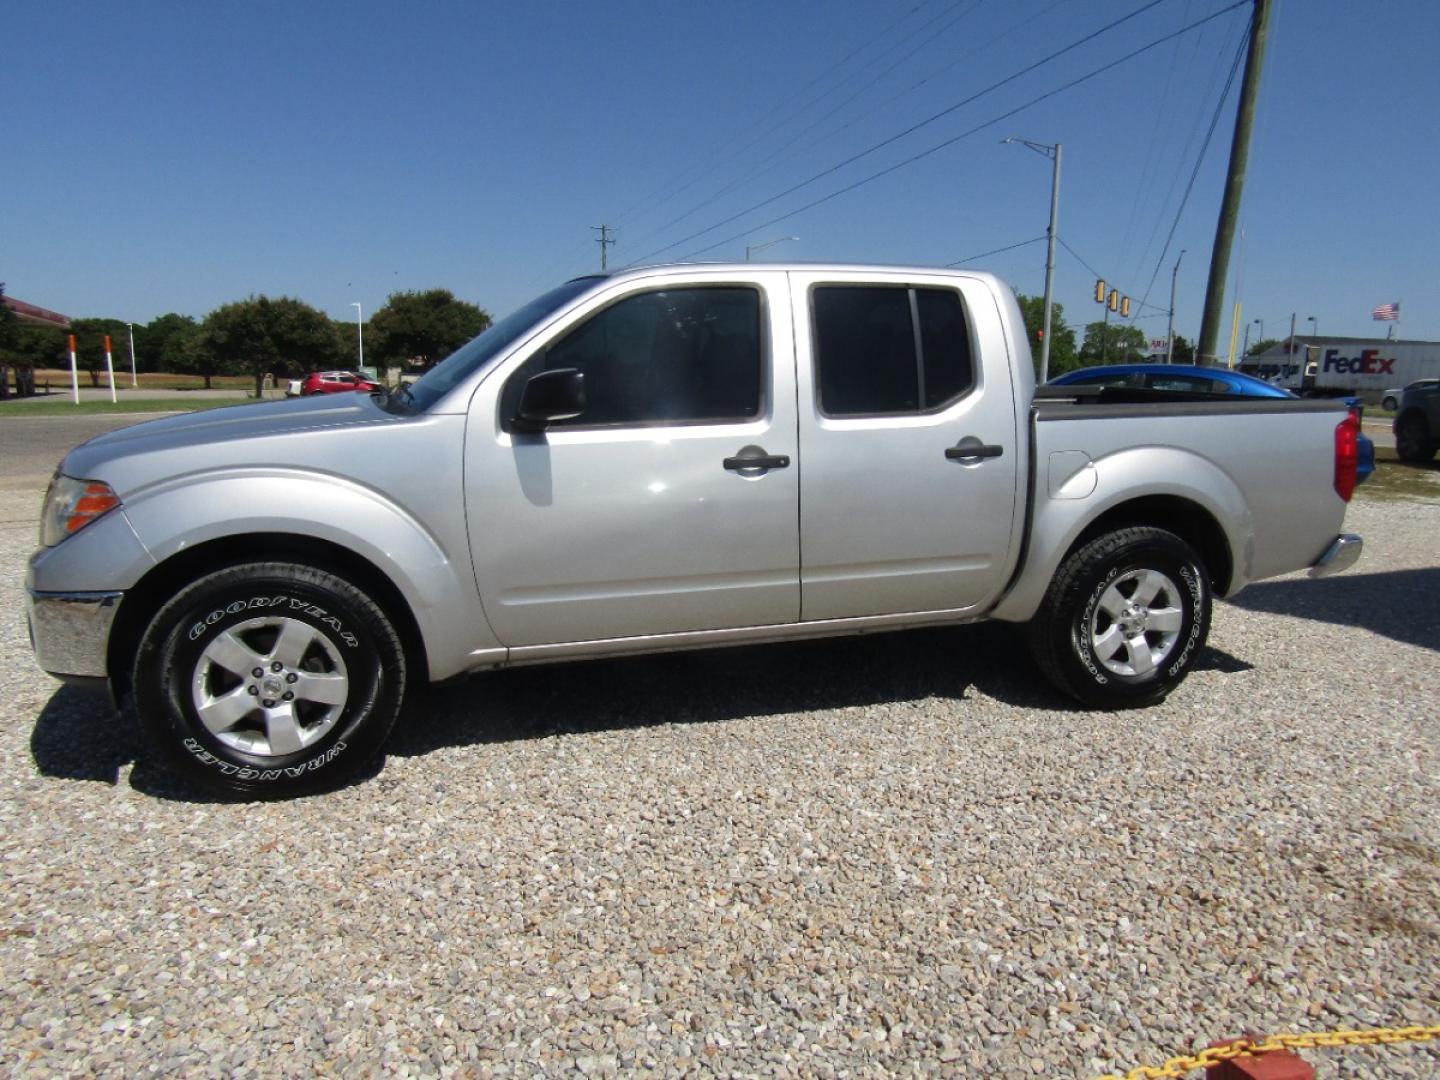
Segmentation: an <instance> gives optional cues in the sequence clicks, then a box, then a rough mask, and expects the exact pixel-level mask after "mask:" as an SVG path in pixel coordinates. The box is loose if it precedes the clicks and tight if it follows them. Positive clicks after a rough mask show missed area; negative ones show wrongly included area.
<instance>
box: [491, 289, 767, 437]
mask: <svg viewBox="0 0 1440 1080" xmlns="http://www.w3.org/2000/svg"><path fill="white" fill-rule="evenodd" d="M760 318H761V309H760V294H759V292H758V290H756V289H753V288H749V287H744V286H695V287H690V288H676V289H664V290H658V291H654V292H644V293H637V294H635V295H633V296H627V297H625V298H624V299H623V300H620V301H617V302H616V303H614V304H611V305H610V306H609V307H607V308H605V309H604V310H603V311H600V312H599V313H597V314H595V315H593V316H591V317H590V318H589V319H587V320H586V321H585V322H583V323H581V324H580V325H579V326H577V327H575V328H574V329H573V330H571V331H570V332H569V333H567V334H566V335H565V336H564V337H562V338H560V339H559V340H558V341H556V342H554V343H553V344H551V345H550V346H549V347H548V348H546V349H544V350H543V351H541V352H540V353H537V354H536V355H535V356H532V357H531V358H530V359H529V360H527V361H526V362H525V363H524V364H523V365H522V366H521V368H520V369H519V370H518V371H517V372H516V373H515V374H514V375H512V376H511V377H510V379H509V381H508V382H507V383H506V384H505V390H504V393H503V394H502V395H501V400H500V408H501V416H502V418H503V419H504V420H505V421H506V423H507V424H508V422H509V421H510V420H511V419H512V418H513V417H514V416H515V414H516V411H517V410H518V409H519V406H520V395H521V393H522V391H523V390H524V387H525V383H526V382H527V381H528V380H529V379H530V378H531V377H532V376H534V375H536V374H539V373H540V372H542V371H555V370H558V369H561V368H574V369H576V370H578V371H580V372H582V373H584V375H585V402H586V403H585V411H584V412H583V413H581V414H580V415H579V416H577V417H574V418H573V419H570V420H558V421H554V422H552V423H551V424H550V426H551V427H599V426H610V425H627V424H628V425H653V424H695V423H719V422H725V421H730V422H735V421H744V420H751V419H754V418H755V417H756V416H758V415H759V414H760V404H761V392H760V390H761V373H762V369H763V367H762V362H761V361H762V345H761V343H762V335H761V325H760Z"/></svg>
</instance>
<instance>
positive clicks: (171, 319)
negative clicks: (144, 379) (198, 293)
mask: <svg viewBox="0 0 1440 1080" xmlns="http://www.w3.org/2000/svg"><path fill="white" fill-rule="evenodd" d="M196 325H197V324H196V322H195V320H194V319H193V318H191V317H190V316H189V315H180V314H178V313H176V312H173V311H172V312H169V313H168V314H165V315H159V316H157V317H155V318H153V319H151V320H150V321H149V322H148V323H146V324H145V325H144V326H137V327H135V370H137V371H173V370H175V369H174V368H172V367H171V366H170V365H169V364H168V363H166V360H165V356H166V353H167V352H173V350H171V347H170V342H171V340H172V339H174V338H176V337H179V336H184V335H186V334H189V333H191V332H192V331H194V329H195V327H196Z"/></svg>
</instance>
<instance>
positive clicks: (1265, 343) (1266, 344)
mask: <svg viewBox="0 0 1440 1080" xmlns="http://www.w3.org/2000/svg"><path fill="white" fill-rule="evenodd" d="M1279 344H1280V339H1279V338H1262V339H1261V340H1259V341H1252V342H1251V343H1250V349H1249V351H1248V352H1246V354H1245V355H1246V356H1259V355H1260V354H1261V353H1263V352H1265V351H1266V350H1268V349H1273V348H1274V347H1275V346H1276V345H1279Z"/></svg>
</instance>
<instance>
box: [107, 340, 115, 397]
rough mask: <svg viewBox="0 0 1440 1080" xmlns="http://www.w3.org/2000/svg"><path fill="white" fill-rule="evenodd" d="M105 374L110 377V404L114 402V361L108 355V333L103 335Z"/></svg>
mask: <svg viewBox="0 0 1440 1080" xmlns="http://www.w3.org/2000/svg"><path fill="white" fill-rule="evenodd" d="M105 374H106V375H107V376H109V378H110V404H111V405H114V404H115V361H114V360H112V359H111V357H110V335H109V334H106V335H105Z"/></svg>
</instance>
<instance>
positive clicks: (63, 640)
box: [25, 589, 125, 679]
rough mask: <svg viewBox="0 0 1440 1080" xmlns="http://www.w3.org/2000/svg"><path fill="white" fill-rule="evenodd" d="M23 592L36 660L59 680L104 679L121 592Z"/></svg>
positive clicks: (122, 594) (28, 590) (31, 590)
mask: <svg viewBox="0 0 1440 1080" xmlns="http://www.w3.org/2000/svg"><path fill="white" fill-rule="evenodd" d="M25 593H26V604H25V617H26V620H27V621H28V622H29V624H30V644H31V646H32V647H33V648H34V650H35V660H36V662H37V663H39V665H40V666H41V667H42V668H44V669H45V670H46V671H48V672H49V673H50V674H51V675H54V676H56V677H57V678H61V679H72V678H89V679H93V678H104V677H105V675H106V670H105V652H106V648H107V646H108V644H109V640H110V625H111V624H112V623H113V622H114V621H115V612H116V611H117V610H118V609H119V606H120V598H121V597H122V596H124V595H125V594H124V593H119V592H36V591H35V590H33V589H26V590H25Z"/></svg>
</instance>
